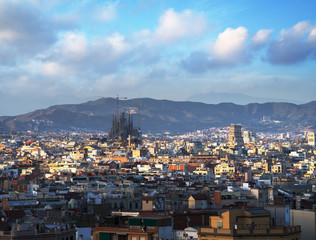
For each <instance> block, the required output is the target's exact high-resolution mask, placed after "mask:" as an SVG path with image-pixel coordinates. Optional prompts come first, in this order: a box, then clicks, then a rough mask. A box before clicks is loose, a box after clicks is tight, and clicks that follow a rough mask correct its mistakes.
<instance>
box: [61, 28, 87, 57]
mask: <svg viewBox="0 0 316 240" xmlns="http://www.w3.org/2000/svg"><path fill="white" fill-rule="evenodd" d="M61 42H62V46H61V49H62V51H63V52H64V54H65V55H67V56H68V57H70V58H72V59H76V60H78V59H82V58H83V57H85V55H86V53H87V46H88V43H87V39H86V36H85V35H84V34H83V33H75V32H68V33H66V34H65V35H64V36H63V38H62V40H61Z"/></svg>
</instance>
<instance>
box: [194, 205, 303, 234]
mask: <svg viewBox="0 0 316 240" xmlns="http://www.w3.org/2000/svg"><path fill="white" fill-rule="evenodd" d="M198 239H199V240H210V239H212V240H215V239H258V240H260V239H262V240H263V239H288V240H292V239H295V240H300V239H301V228H300V226H271V224H270V213H269V212H268V211H266V210H264V209H247V210H246V209H229V210H224V211H223V212H220V213H219V215H218V216H210V221H209V227H201V228H199V232H198Z"/></svg>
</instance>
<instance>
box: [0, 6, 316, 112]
mask: <svg viewBox="0 0 316 240" xmlns="http://www.w3.org/2000/svg"><path fill="white" fill-rule="evenodd" d="M315 7H316V3H315V2H314V1H286V2H285V1H278V2H275V1H249V0H248V1H246V0H245V1H238V2H236V1H217V0H216V1H206V0H201V1H155V0H151V1H124V0H121V1H92V0H91V1H90V0H86V1H58V0H55V1H50V2H49V4H48V3H47V2H44V1H37V0H29V1H22V0H15V1H1V2H0V76H1V81H0V101H1V102H2V103H3V104H1V105H0V116H3V115H16V114H21V113H26V112H30V111H33V110H36V109H39V108H45V107H48V106H50V105H55V104H63V103H81V102H85V101H88V100H95V99H97V98H100V97H115V96H116V95H117V94H119V95H122V96H127V97H129V98H135V97H152V98H156V99H170V100H186V99H188V98H189V97H191V96H194V95H197V94H205V93H208V92H217V93H221V92H227V93H231V94H246V95H250V96H256V97H262V98H276V99H290V100H293V101H297V102H309V101H312V100H315V97H314V95H315V94H314V92H315V90H316V81H315V73H316V68H315V67H314V66H315V60H316V17H315V14H314V12H313V10H314V9H315Z"/></svg>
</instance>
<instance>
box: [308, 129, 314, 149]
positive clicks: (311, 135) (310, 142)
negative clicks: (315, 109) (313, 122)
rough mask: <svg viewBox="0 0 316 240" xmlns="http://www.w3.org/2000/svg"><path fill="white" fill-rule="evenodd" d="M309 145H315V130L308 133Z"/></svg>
mask: <svg viewBox="0 0 316 240" xmlns="http://www.w3.org/2000/svg"><path fill="white" fill-rule="evenodd" d="M307 141H308V145H310V146H313V147H315V132H309V133H308V134H307Z"/></svg>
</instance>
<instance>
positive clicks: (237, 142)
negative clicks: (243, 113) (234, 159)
mask: <svg viewBox="0 0 316 240" xmlns="http://www.w3.org/2000/svg"><path fill="white" fill-rule="evenodd" d="M228 144H229V146H230V147H237V148H238V147H242V146H244V140H243V137H242V134H241V125H237V124H232V125H231V126H230V131H229V136H228Z"/></svg>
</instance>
